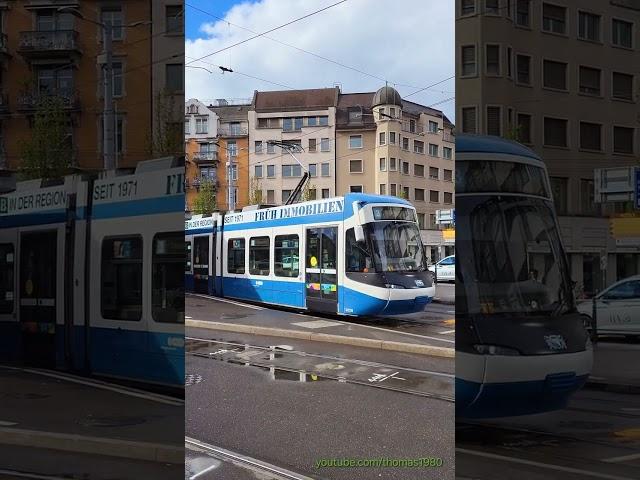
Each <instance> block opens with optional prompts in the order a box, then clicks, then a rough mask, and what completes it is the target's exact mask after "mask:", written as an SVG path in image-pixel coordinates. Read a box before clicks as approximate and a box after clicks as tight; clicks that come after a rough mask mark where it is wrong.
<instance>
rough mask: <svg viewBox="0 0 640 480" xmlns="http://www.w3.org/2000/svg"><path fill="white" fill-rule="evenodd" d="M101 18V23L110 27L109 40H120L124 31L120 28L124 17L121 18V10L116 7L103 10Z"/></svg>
mask: <svg viewBox="0 0 640 480" xmlns="http://www.w3.org/2000/svg"><path fill="white" fill-rule="evenodd" d="M101 17H102V23H104V24H105V25H111V39H112V40H122V39H123V38H124V29H123V28H122V24H123V23H124V22H123V18H124V17H123V16H122V9H121V8H118V7H114V8H103V9H102V14H101ZM101 41H102V39H101Z"/></svg>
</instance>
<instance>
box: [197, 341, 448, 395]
mask: <svg viewBox="0 0 640 480" xmlns="http://www.w3.org/2000/svg"><path fill="white" fill-rule="evenodd" d="M185 350H186V353H187V354H188V355H191V356H194V357H200V358H207V359H215V360H220V361H225V362H227V363H232V364H240V365H249V366H253V367H257V368H261V369H277V370H280V371H284V372H291V373H303V374H309V375H314V376H317V377H320V378H322V379H326V380H334V381H338V382H343V383H349V384H354V385H361V386H367V387H370V388H378V389H382V390H390V391H396V392H400V393H405V394H409V395H415V396H421V397H427V398H433V399H437V400H442V401H446V402H450V403H454V402H455V399H454V388H455V387H454V383H455V375H453V374H449V373H444V372H437V371H432V370H422V369H415V368H408V367H400V366H397V365H390V364H385V363H380V362H372V361H367V360H359V359H350V358H344V357H336V356H331V355H323V354H317V353H308V352H303V351H298V350H285V349H281V348H277V347H265V346H261V345H250V344H246V343H239V342H226V341H218V340H211V339H202V338H197V337H185Z"/></svg>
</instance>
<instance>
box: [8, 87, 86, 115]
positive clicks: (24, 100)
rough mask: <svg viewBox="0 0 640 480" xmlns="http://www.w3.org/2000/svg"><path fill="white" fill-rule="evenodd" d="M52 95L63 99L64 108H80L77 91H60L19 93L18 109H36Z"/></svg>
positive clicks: (21, 110) (26, 110)
mask: <svg viewBox="0 0 640 480" xmlns="http://www.w3.org/2000/svg"><path fill="white" fill-rule="evenodd" d="M51 97H57V98H60V99H61V100H62V108H63V109H65V110H78V109H79V108H80V101H79V99H78V95H77V93H76V92H75V91H74V92H67V91H58V92H54V93H46V92H22V93H20V94H19V95H18V100H17V110H18V111H19V112H31V111H35V110H37V109H38V107H39V106H40V105H41V104H42V102H43V100H45V99H47V98H51Z"/></svg>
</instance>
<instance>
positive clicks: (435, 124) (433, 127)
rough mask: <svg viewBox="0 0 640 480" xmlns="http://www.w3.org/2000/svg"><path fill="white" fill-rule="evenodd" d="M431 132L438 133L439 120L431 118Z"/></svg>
mask: <svg viewBox="0 0 640 480" xmlns="http://www.w3.org/2000/svg"><path fill="white" fill-rule="evenodd" d="M429 133H438V122H434V121H431V120H429Z"/></svg>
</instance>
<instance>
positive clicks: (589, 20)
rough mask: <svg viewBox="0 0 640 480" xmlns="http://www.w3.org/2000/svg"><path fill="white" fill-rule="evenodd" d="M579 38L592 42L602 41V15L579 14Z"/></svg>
mask: <svg viewBox="0 0 640 480" xmlns="http://www.w3.org/2000/svg"><path fill="white" fill-rule="evenodd" d="M578 38H580V39H582V40H591V41H592V42H599V41H600V15H595V14H593V13H587V12H578Z"/></svg>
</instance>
